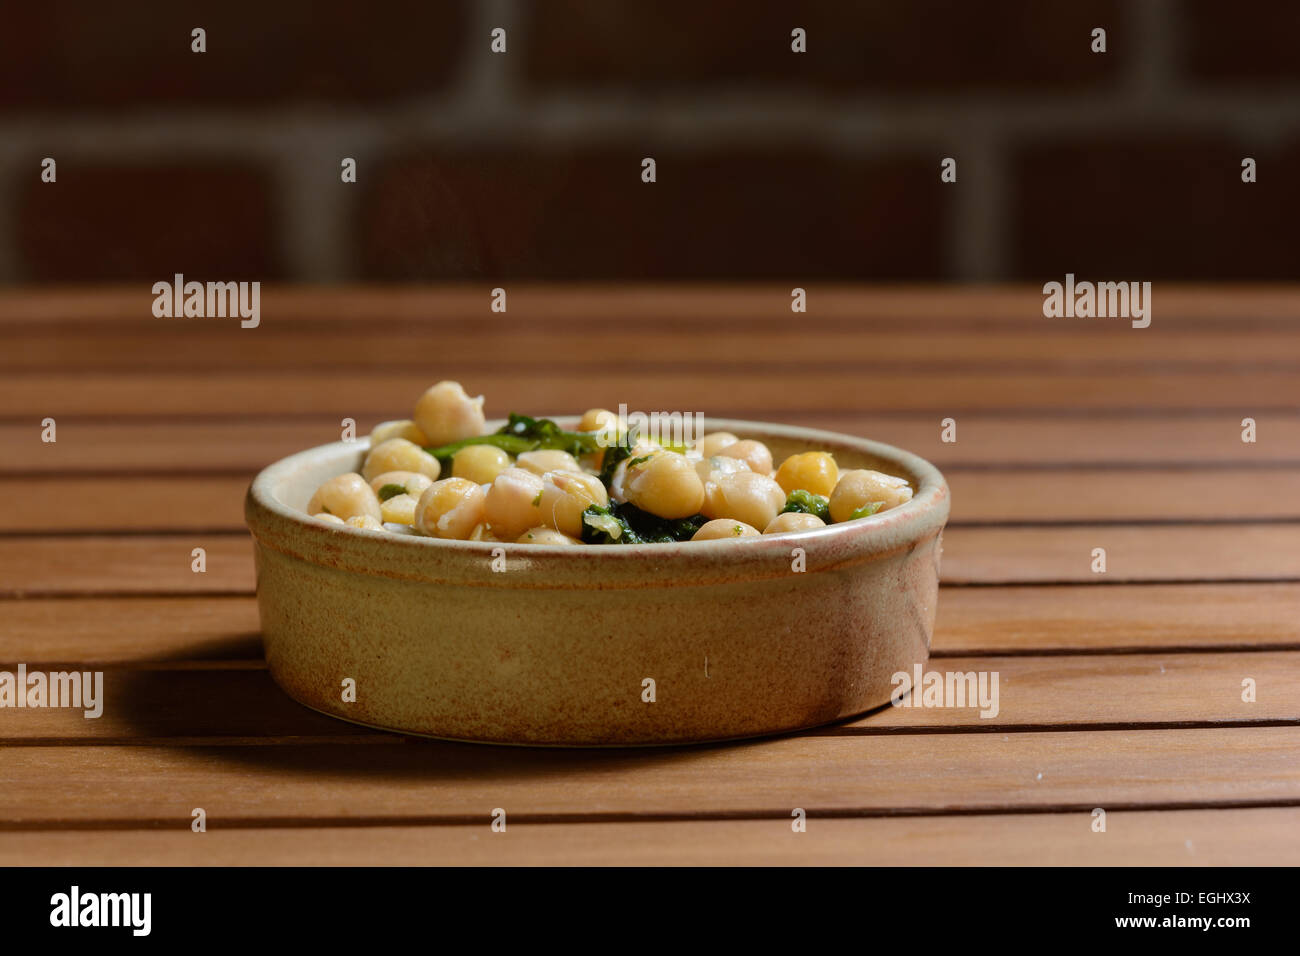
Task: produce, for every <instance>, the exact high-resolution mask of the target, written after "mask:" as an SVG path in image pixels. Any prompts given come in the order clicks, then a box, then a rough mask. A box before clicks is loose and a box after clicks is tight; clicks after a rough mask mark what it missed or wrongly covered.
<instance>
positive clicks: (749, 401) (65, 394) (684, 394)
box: [0, 361, 1296, 422]
mask: <svg viewBox="0 0 1300 956" xmlns="http://www.w3.org/2000/svg"><path fill="white" fill-rule="evenodd" d="M623 366H624V367H622V368H620V369H619V370H615V371H610V370H608V369H607V368H605V367H603V366H600V367H596V368H592V369H583V370H582V374H581V375H572V374H570V375H563V376H559V377H557V376H556V374H555V372H554V371H552V370H549V369H546V370H539V369H537V368H535V367H534V366H532V365H531V364H530V365H526V366H523V367H520V368H517V369H510V370H500V369H492V370H484V371H483V372H481V373H478V374H475V375H472V376H471V375H462V376H461V378H463V379H464V383H465V386H466V388H468V389H470V390H471V391H472V393H482V394H484V395H487V396H489V400H490V402H491V406H490V407H491V409H492V410H493V413H494V414H495V413H497V412H504V411H506V410H508V409H529V410H531V411H532V412H533V413H534V414H542V415H564V414H577V413H578V412H579V411H580V410H581V409H584V408H590V407H592V405H593V404H594V403H601V404H604V405H606V406H609V405H611V404H612V405H614V406H617V405H618V404H619V403H626V404H627V406H628V407H629V408H634V409H676V410H682V411H700V412H703V413H704V414H705V415H706V416H712V417H717V418H725V417H737V418H759V419H762V418H765V417H769V416H770V415H771V412H772V410H773V409H778V408H779V409H781V410H783V411H786V412H822V411H826V410H833V411H840V412H845V411H857V412H862V411H870V410H874V411H880V412H901V411H918V410H927V411H933V412H935V413H937V414H939V415H940V416H943V415H958V414H964V413H965V412H967V411H990V410H997V409H1009V408H1023V407H1035V408H1038V409H1056V410H1061V411H1067V410H1068V411H1071V412H1073V411H1077V410H1079V409H1089V410H1092V409H1097V410H1103V409H1109V410H1116V409H1126V408H1143V409H1199V410H1205V409H1228V410H1231V412H1232V414H1233V415H1237V416H1238V418H1240V416H1244V415H1252V414H1263V413H1265V412H1271V411H1275V410H1279V409H1281V410H1287V411H1293V410H1294V408H1295V401H1296V390H1295V382H1296V374H1295V371H1294V370H1290V369H1288V370H1285V371H1279V370H1274V369H1239V370H1219V369H1217V368H1216V369H1213V370H1205V371H1201V372H1198V373H1197V374H1195V375H1185V376H1164V375H1160V376H1155V375H1151V374H1150V373H1148V372H1145V371H1141V370H1138V371H1111V370H1100V371H1082V372H1080V371H1071V370H1057V371H1040V372H1033V371H1006V372H998V371H938V372H919V371H879V372H875V373H873V374H871V375H870V377H869V379H868V378H864V376H863V374H862V372H861V371H860V370H857V369H833V368H832V369H825V370H804V369H802V368H801V367H797V366H796V367H792V368H790V369H789V370H787V371H786V372H785V373H784V374H782V375H781V376H780V378H779V388H774V382H773V381H772V380H769V378H767V377H763V376H756V375H754V374H752V373H751V372H750V371H749V370H746V369H743V368H738V369H734V370H726V369H718V370H716V371H715V372H714V373H712V374H708V375H702V374H700V373H699V372H698V371H674V370H671V369H667V370H665V369H661V368H646V369H638V368H637V366H636V365H635V363H634V362H630V361H629V362H626V363H623ZM430 375H431V373H430V372H428V371H423V370H421V371H415V372H410V371H402V370H396V371H382V370H381V371H361V370H356V371H351V370H350V371H346V372H341V373H331V372H314V373H313V372H301V371H286V372H282V373H273V372H264V373H254V372H246V371H245V372H213V373H206V374H202V375H199V374H195V373H189V372H173V373H165V372H141V373H139V374H135V375H130V376H125V375H115V374H111V373H102V372H82V373H67V372H62V371H59V372H40V373H27V372H12V373H9V374H6V375H5V376H4V378H3V379H0V408H4V409H5V410H6V414H7V415H8V416H10V417H11V418H19V417H23V418H31V419H33V420H34V421H37V422H39V421H40V420H41V419H42V418H44V417H46V416H54V417H56V418H57V417H58V416H60V415H76V414H83V413H85V412H86V411H87V410H91V409H93V410H94V411H95V412H96V414H98V415H110V416H120V417H132V418H149V417H151V416H153V415H156V414H158V413H159V411H160V409H161V410H166V411H167V412H168V413H169V414H172V415H182V414H183V415H208V416H230V415H249V414H250V413H251V414H253V415H256V416H260V417H275V416H279V415H303V414H309V413H310V414H313V415H320V414H329V415H337V416H338V417H339V418H342V417H351V418H354V419H356V420H357V421H362V420H370V421H373V420H377V419H383V418H394V417H401V415H400V410H402V409H405V408H408V407H409V406H410V405H411V404H412V402H414V401H415V399H416V398H418V397H419V396H420V394H421V393H423V391H424V390H425V389H426V388H428V386H429V381H430Z"/></svg>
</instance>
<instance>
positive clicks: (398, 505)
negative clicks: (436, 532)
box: [379, 482, 432, 524]
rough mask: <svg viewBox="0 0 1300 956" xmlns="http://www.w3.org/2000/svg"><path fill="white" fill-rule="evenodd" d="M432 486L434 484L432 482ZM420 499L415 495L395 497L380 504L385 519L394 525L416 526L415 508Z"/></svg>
mask: <svg viewBox="0 0 1300 956" xmlns="http://www.w3.org/2000/svg"><path fill="white" fill-rule="evenodd" d="M430 484H432V482H430ZM419 500H420V499H419V498H417V497H416V496H414V495H394V496H393V497H391V498H389V499H388V500H387V501H381V502H380V503H379V509H380V511H382V512H383V519H384V520H385V521H391V522H392V523H393V524H415V506H416V505H417V504H418V503H419Z"/></svg>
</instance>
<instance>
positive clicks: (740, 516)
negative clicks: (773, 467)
mask: <svg viewBox="0 0 1300 956" xmlns="http://www.w3.org/2000/svg"><path fill="white" fill-rule="evenodd" d="M783 507H785V492H784V491H782V490H781V486H780V485H778V484H777V483H776V481H775V480H774V479H772V478H771V477H769V476H768V475H756V474H754V473H753V472H751V471H738V472H736V473H735V474H734V475H719V476H718V480H717V481H711V482H709V495H708V500H706V501H705V502H704V507H703V509H702V513H703V514H704V516H705V517H706V518H734V519H736V520H737V521H743V522H744V523H745V524H749V525H753V526H754V527H755V528H766V527H767V526H768V525H769V524H771V523H772V519H773V518H775V517H776V516H777V513H778V512H780V510H781V509H782V508H783Z"/></svg>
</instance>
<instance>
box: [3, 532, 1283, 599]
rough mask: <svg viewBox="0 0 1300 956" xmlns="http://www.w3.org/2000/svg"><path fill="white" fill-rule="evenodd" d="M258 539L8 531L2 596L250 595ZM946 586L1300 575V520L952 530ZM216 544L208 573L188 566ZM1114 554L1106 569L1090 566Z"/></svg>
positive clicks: (946, 542) (947, 544)
mask: <svg viewBox="0 0 1300 956" xmlns="http://www.w3.org/2000/svg"><path fill="white" fill-rule="evenodd" d="M251 541H252V539H251V538H250V537H249V536H248V535H247V534H246V533H231V532H227V531H193V532H189V533H178V534H140V535H126V536H106V535H77V534H69V535H65V536H57V537H21V536H15V537H9V538H3V537H0V595H10V596H13V595H19V594H34V595H40V594H96V593H112V594H152V593H160V592H161V593H199V592H214V591H215V592H229V591H244V592H249V593H251V592H252V589H253V556H252V544H251ZM943 541H944V552H943V567H942V578H943V580H944V581H945V582H947V583H949V584H979V585H988V584H1021V583H1032V582H1047V583H1059V582H1077V583H1084V582H1087V583H1092V584H1095V585H1098V586H1102V585H1107V584H1113V583H1120V582H1135V581H1219V580H1222V581H1258V582H1268V581H1295V580H1298V579H1300V546H1298V541H1300V525H1296V524H1278V525H1271V524H1222V525H1206V526H1191V527H1183V526H1177V525H1170V526H1165V525H1150V526H1145V527H1144V526H1133V525H1120V526H1113V527H1112V526H1099V527H1025V528H997V527H993V528H982V527H964V528H963V527H957V528H949V529H948V530H947V531H945V532H944V538H943ZM196 547H202V548H205V549H206V550H207V572H206V573H203V574H196V573H194V572H193V571H192V570H191V569H190V562H191V558H190V554H191V551H192V549H194V548H196ZM1097 547H1102V548H1105V549H1106V551H1107V568H1108V570H1107V572H1106V573H1105V574H1096V573H1093V571H1092V570H1091V565H1092V560H1093V558H1092V550H1093V549H1094V548H1097Z"/></svg>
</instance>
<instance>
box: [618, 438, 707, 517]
mask: <svg viewBox="0 0 1300 956" xmlns="http://www.w3.org/2000/svg"><path fill="white" fill-rule="evenodd" d="M628 462H629V463H628V467H627V473H626V475H625V476H624V478H623V491H624V493H625V494H626V495H627V500H628V501H630V502H631V503H632V504H634V505H635V506H636V507H638V508H640V509H641V510H642V511H648V512H650V513H651V514H652V515H658V516H659V517H660V518H689V517H690V516H691V515H693V514H698V513H699V511H700V506H701V505H702V504H704V482H702V481H700V476H699V475H698V474H696V473H695V463H694V462H692V461H691V460H690V459H689V458H687V457H686V456H685V455H679V454H678V453H677V452H673V451H661V452H659V453H658V454H652V455H650V457H649V458H646V459H645V460H644V461H640V460H638V459H635V458H633V459H629V460H628ZM633 462H635V464H633Z"/></svg>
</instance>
